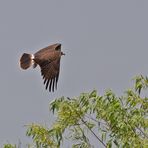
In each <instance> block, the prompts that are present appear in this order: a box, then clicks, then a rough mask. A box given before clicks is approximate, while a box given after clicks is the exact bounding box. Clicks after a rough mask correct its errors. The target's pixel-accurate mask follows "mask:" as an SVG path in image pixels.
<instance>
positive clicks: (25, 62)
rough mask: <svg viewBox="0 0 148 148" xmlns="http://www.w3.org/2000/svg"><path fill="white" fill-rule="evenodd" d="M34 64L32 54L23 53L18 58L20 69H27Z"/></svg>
mask: <svg viewBox="0 0 148 148" xmlns="http://www.w3.org/2000/svg"><path fill="white" fill-rule="evenodd" d="M33 64H34V55H33V54H28V53H24V54H23V55H22V57H21V58H20V67H21V68H22V69H27V68H29V67H30V66H32V65H33Z"/></svg>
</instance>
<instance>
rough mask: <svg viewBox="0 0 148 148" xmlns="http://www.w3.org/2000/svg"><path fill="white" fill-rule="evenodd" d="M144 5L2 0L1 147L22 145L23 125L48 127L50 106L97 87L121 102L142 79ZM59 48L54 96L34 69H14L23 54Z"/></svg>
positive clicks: (146, 27) (147, 45) (147, 31)
mask: <svg viewBox="0 0 148 148" xmlns="http://www.w3.org/2000/svg"><path fill="white" fill-rule="evenodd" d="M147 15H148V1H146V0H140V1H139V0H131V1H129V0H124V1H119V0H112V1H111V0H108V1H104V0H74V1H72V0H71V1H70V0H61V1H58V0H54V1H53V0H44V1H43V0H42V1H41V0H25V1H20V0H13V1H11V0H9V1H8V0H0V51H1V54H0V67H1V70H0V71H1V77H0V90H1V93H0V102H1V103H0V120H1V122H0V145H1V144H3V143H5V142H7V141H9V142H12V143H17V142H18V139H20V140H21V141H24V142H25V143H27V142H28V141H29V139H28V138H26V137H25V131H26V128H24V127H23V125H25V124H28V123H32V122H36V123H43V124H47V125H48V124H49V121H52V119H51V118H49V102H50V101H52V100H53V99H54V98H58V97H61V96H70V97H72V96H78V95H79V94H80V93H81V92H87V91H91V90H93V89H94V88H95V89H97V90H98V91H99V92H100V93H101V94H103V92H104V91H105V89H108V88H111V89H112V90H113V91H114V92H116V93H117V94H119V95H121V94H122V92H123V91H124V90H125V89H126V88H128V87H130V86H131V85H132V81H131V79H132V77H133V76H135V75H138V74H143V75H147V73H148V69H147V61H148V60H147V56H148V19H147ZM57 42H58V43H59V42H60V43H62V50H63V51H64V52H65V53H66V56H64V57H62V60H61V71H60V77H59V83H58V90H57V91H55V92H54V93H49V92H48V91H45V87H44V86H43V81H42V78H41V76H40V69H39V67H38V68H36V69H34V70H33V69H32V68H30V69H29V70H27V71H24V70H21V69H20V68H19V58H20V56H21V54H22V53H23V52H28V53H34V52H36V51H37V50H38V49H40V48H43V47H46V46H48V45H50V44H52V43H57Z"/></svg>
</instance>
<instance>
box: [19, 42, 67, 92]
mask: <svg viewBox="0 0 148 148" xmlns="http://www.w3.org/2000/svg"><path fill="white" fill-rule="evenodd" d="M62 55H65V54H64V53H63V52H62V51H61V44H59V43H57V44H53V45H50V46H48V47H45V48H43V49H41V50H39V51H38V52H36V53H35V54H28V53H24V54H23V55H22V56H21V58H20V67H21V68H22V69H24V70H26V69H28V68H29V67H30V66H33V68H35V67H36V66H37V65H39V66H40V68H41V75H42V77H43V80H44V84H45V86H46V89H48V90H49V92H51V91H53V92H54V90H55V89H57V82H58V78H59V72H60V59H61V56H62Z"/></svg>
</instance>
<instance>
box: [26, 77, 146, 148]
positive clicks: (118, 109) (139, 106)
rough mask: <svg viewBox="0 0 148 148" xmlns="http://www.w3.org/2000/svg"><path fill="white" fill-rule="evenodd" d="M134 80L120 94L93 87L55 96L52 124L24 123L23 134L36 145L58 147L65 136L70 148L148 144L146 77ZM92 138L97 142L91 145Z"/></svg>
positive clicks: (51, 107) (140, 145)
mask: <svg viewBox="0 0 148 148" xmlns="http://www.w3.org/2000/svg"><path fill="white" fill-rule="evenodd" d="M134 80H135V85H134V88H133V89H128V90H127V91H126V92H125V93H124V95H123V96H121V97H118V96H116V95H115V94H114V93H113V91H111V90H107V91H106V92H105V94H104V95H98V94H97V91H96V90H93V91H92V92H91V93H82V94H80V96H79V97H74V98H68V97H61V98H58V99H55V100H54V101H53V102H51V103H50V110H51V111H52V112H53V114H54V115H56V120H55V121H54V122H53V125H52V127H50V128H48V127H44V126H42V125H38V124H31V125H28V126H27V132H26V134H27V136H29V137H32V139H33V144H34V146H35V147H37V148H41V147H43V148H48V147H51V148H56V147H57V148H60V146H61V145H62V143H63V142H64V141H65V140H66V139H69V140H71V147H73V148H90V147H93V146H102V147H108V148H111V147H127V148H128V147H129V148H130V147H131V148H133V147H137V148H142V147H143V148H146V147H148V118H147V115H148V98H147V97H145V96H144V93H145V92H146V91H144V90H146V89H147V88H148V78H147V77H143V76H142V75H141V76H137V77H135V79H134ZM142 90H143V91H142ZM92 139H96V141H97V142H95V144H94V145H93V143H92V142H91V140H92Z"/></svg>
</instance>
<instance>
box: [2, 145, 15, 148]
mask: <svg viewBox="0 0 148 148" xmlns="http://www.w3.org/2000/svg"><path fill="white" fill-rule="evenodd" d="M4 148H16V145H12V144H4Z"/></svg>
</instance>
